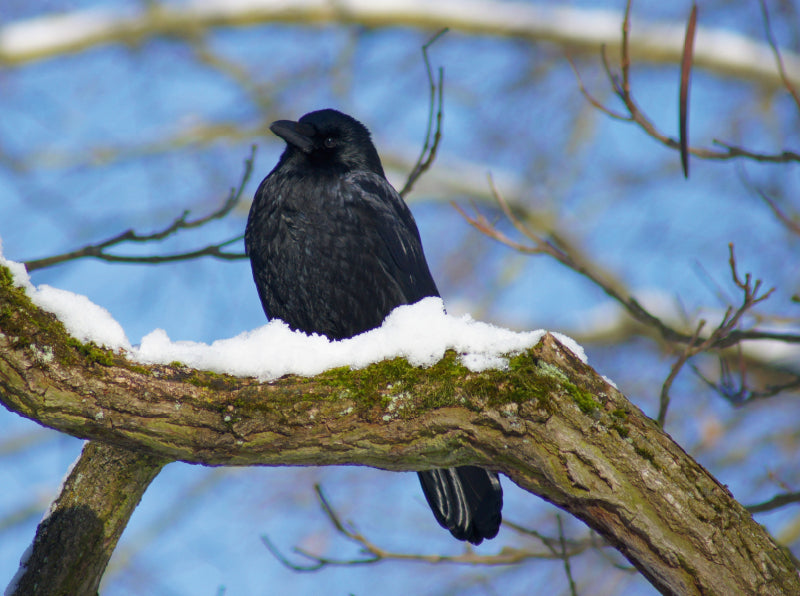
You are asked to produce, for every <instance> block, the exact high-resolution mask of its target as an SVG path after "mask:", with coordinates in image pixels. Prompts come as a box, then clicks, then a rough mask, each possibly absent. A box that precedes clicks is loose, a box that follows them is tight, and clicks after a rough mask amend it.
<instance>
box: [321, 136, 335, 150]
mask: <svg viewBox="0 0 800 596" xmlns="http://www.w3.org/2000/svg"><path fill="white" fill-rule="evenodd" d="M322 144H323V145H325V147H326V148H328V149H333V148H334V147H335V146H336V139H334V138H333V137H325V140H324V141H322Z"/></svg>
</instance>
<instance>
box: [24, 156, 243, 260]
mask: <svg viewBox="0 0 800 596" xmlns="http://www.w3.org/2000/svg"><path fill="white" fill-rule="evenodd" d="M255 152H256V147H255V145H253V147H252V149H251V152H250V157H248V158H247V159H246V160H245V162H244V165H245V167H244V172H243V174H242V178H241V180H240V182H239V186H238V187H236V188H232V189H231V191H230V193H229V195H228V198H227V199H226V200H225V202H223V203H222V205H220V207H218V208H217V209H216V210H214V211H213V212H211V213H209V214H208V215H205V216H203V217H199V218H197V219H192V220H190V219H189V211H184V212H183V213H182V214H181V215H180V216H179V217H177V218H176V219H175V220H173V221H172V223H170V224H169V225H168V226H167V227H165V228H163V229H161V230H159V231H157V232H152V233H150V234H139V233H138V232H136V231H135V230H132V229H131V230H126V231H124V232H122V233H121V234H117V235H116V236H113V237H111V238H109V239H107V240H104V241H103V242H100V243H98V244H89V245H87V246H84V247H83V248H79V249H77V250H73V251H70V252H67V253H63V254H60V255H55V256H52V257H45V258H43V259H34V260H31V261H25V267H26V268H27V269H28V271H36V270H37V269H44V268H45V267H52V266H53V265H58V264H60V263H65V262H67V261H74V260H76V259H82V258H86V257H93V258H96V259H100V260H102V261H108V262H116V263H146V264H159V263H169V262H174V261H187V260H190V259H196V258H198V257H203V256H212V257H216V258H218V259H228V260H233V259H243V258H246V255H244V253H231V252H225V251H223V250H222V249H223V248H225V247H226V246H229V245H230V244H233V243H234V242H237V241H239V240H241V238H242V236H241V235H239V236H236V237H234V238H230V239H228V240H225V241H223V242H219V243H217V244H210V245H208V246H205V247H204V248H200V249H197V250H193V251H190V252H185V253H180V254H173V255H157V256H126V255H115V254H109V253H107V252H106V250H107V249H109V248H112V247H115V246H117V245H120V244H124V243H126V242H136V243H144V242H153V241H156V240H163V239H164V238H168V237H170V236H173V235H175V234H177V233H178V232H180V231H181V230H189V229H193V228H199V227H201V226H204V225H206V224H208V223H210V222H212V221H214V220H218V219H222V218H224V217H226V216H227V215H228V214H229V213H230V212H231V211H233V209H234V207H236V205H238V204H239V201H240V200H241V198H242V193H243V192H244V188H245V186H246V184H247V182H248V180H249V179H250V176H251V175H252V172H253V159H254V158H255Z"/></svg>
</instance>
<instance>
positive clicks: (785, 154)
mask: <svg viewBox="0 0 800 596" xmlns="http://www.w3.org/2000/svg"><path fill="white" fill-rule="evenodd" d="M630 9H631V2H630V0H629V1H628V2H627V4H626V7H625V15H624V18H623V21H622V39H621V47H620V53H621V54H620V72H621V74H620V75H617V74H615V73H614V72H613V71H612V69H611V66H610V64H609V62H608V58H607V56H606V48H605V45H603V46H602V48H601V59H602V63H603V69H604V70H605V72H606V76H607V77H608V81H609V83H610V84H611V87H612V88H613V89H614V93H615V94H616V95H617V97H618V98H619V99H620V101H622V103H623V105H624V106H625V109H626V111H627V112H628V114H627V115H625V114H622V113H619V112H616V111H614V110H612V109H610V108H608V107H606V106H604V105H603V104H602V103H601V102H599V101H598V100H596V99H595V98H594V97H593V96H592V95H591V94H590V93H589V92H588V91H586V89H585V87H584V85H583V82H582V81H581V79H580V75H579V73H578V71H577V69H576V68H575V66H574V65H572V70H573V72H574V73H575V76H576V78H577V80H578V86H579V88H580V89H581V93H582V94H583V96H584V97H585V98H586V99H587V101H589V103H591V104H592V105H593V106H594V107H596V108H598V109H599V110H600V111H602V112H603V113H604V114H607V115H608V116H610V117H612V118H614V119H616V120H621V121H624V122H632V123H634V124H636V125H637V126H638V127H639V128H641V129H642V130H643V131H644V132H645V133H646V134H647V135H648V136H649V137H651V138H653V139H655V140H657V141H658V142H660V143H661V144H662V145H665V146H666V147H669V148H670V149H676V150H678V151H681V154H682V156H685V157H684V159H685V163H687V164H688V155H689V154H692V155H694V156H696V157H699V158H702V159H709V160H732V159H738V158H743V159H749V160H752V161H756V162H761V163H788V162H795V161H797V162H800V153H797V152H795V151H788V150H784V151H781V152H778V153H758V152H755V151H750V150H749V149H745V148H743V147H738V146H736V145H733V144H730V143H727V142H724V141H721V140H718V139H714V140H713V144H714V145H717V146H719V147H722V148H723V149H724V150H718V149H717V150H715V149H707V148H698V147H690V146H689V145H688V143H687V142H685V138H684V137H685V134H686V131H682V132H681V137H680V138H679V139H675V138H673V137H670V136H669V135H666V134H664V133H662V132H661V131H660V130H658V127H656V125H655V124H654V123H653V122H652V121H651V120H650V119H649V118H648V117H647V115H646V114H645V113H644V112H643V111H642V110H641V109H640V108H639V106H638V104H637V103H636V100H635V99H634V97H633V93H632V91H631V82H630V67H631V64H632V61H631V54H630ZM694 19H696V11H695V10H694V9H693V10H692V12H691V13H690V16H689V21H688V23H687V29H686V36H685V38H684V51H683V60H682V69H681V72H682V80H684V79H685V80H686V93H687V101H688V69H689V66H690V63H691V60H690V57H691V56H692V55H693V53H694V43H693V38H694V34H695V29H696V27H695V23H694ZM770 41H771V44H772V43H774V40H773V39H772V38H771V33H770ZM773 53H775V54H776V56H777V59H778V60H779V61H780V54H779V53H778V52H777V49H776V47H775V46H773ZM687 61H688V63H687ZM570 63H571V62H570ZM781 80H782V83H783V85H784V86H785V87H787V88H788V89H789V90H790V92H792V91H793V89H794V88H793V87H792V85H791V81H790V80H789V79H788V77H787V75H786V72H785V70H783V71H782V73H781ZM683 93H684V90H683V86H682V90H681V104H683ZM680 122H681V128H683V126H685V124H684V123H685V118H684V115H683V114H681V116H680ZM687 168H688V166H687ZM685 171H688V169H685Z"/></svg>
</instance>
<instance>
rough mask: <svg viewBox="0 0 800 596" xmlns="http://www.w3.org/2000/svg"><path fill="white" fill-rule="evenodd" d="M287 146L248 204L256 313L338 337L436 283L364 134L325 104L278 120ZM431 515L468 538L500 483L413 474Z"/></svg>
mask: <svg viewBox="0 0 800 596" xmlns="http://www.w3.org/2000/svg"><path fill="white" fill-rule="evenodd" d="M270 128H271V130H272V131H273V132H274V133H275V134H277V135H278V136H280V137H281V138H283V139H284V140H285V141H286V143H287V146H286V150H285V151H284V152H283V154H282V155H281V158H280V160H279V161H278V164H277V165H276V166H275V168H274V169H273V170H272V172H270V173H269V175H268V176H267V177H266V178H265V179H264V180H263V181H262V182H261V185H260V186H259V187H258V190H257V191H256V195H255V197H254V199H253V205H252V207H251V208H250V215H249V217H248V220H247V229H246V231H245V249H246V251H247V254H248V256H249V257H250V263H251V265H252V268H253V278H254V279H255V282H256V288H257V289H258V295H259V298H260V299H261V304H262V305H263V307H264V312H265V313H266V315H267V317H269V318H270V319H273V318H274V319H281V320H283V321H284V322H286V323H287V324H288V325H289V326H290V327H291V328H292V329H296V330H299V331H303V332H305V333H320V334H322V335H325V336H327V337H329V338H330V339H335V340H338V339H345V338H348V337H352V336H354V335H358V334H359V333H362V332H364V331H367V330H369V329H373V328H375V327H379V326H380V325H381V323H382V322H383V320H384V319H385V318H386V316H387V315H388V314H389V313H390V312H391V311H392V310H393V309H394V308H395V307H397V306H400V305H402V304H413V303H415V302H418V301H419V300H421V299H422V298H425V297H428V296H438V295H439V291H438V290H437V288H436V284H435V282H434V281H433V277H431V273H430V270H429V269H428V263H427V261H426V260H425V254H424V252H423V250H422V242H421V240H420V236H419V231H418V230H417V225H416V223H415V221H414V218H413V216H412V215H411V211H409V209H408V206H407V205H406V204H405V201H403V199H402V198H401V197H400V195H399V194H398V193H397V191H396V190H395V189H394V188H392V186H391V184H389V182H388V181H387V180H386V178H385V176H384V172H383V166H382V165H381V161H380V158H379V157H378V153H377V151H376V150H375V147H374V145H373V144H372V141H371V139H370V134H369V131H368V130H367V129H366V128H365V127H364V126H363V125H362V124H361V123H360V122H358V121H357V120H355V119H354V118H351V117H350V116H347V115H346V114H342V113H341V112H337V111H335V110H320V111H317V112H311V113H310V114H306V115H305V116H303V117H302V118H300V120H299V121H298V122H292V121H288V120H279V121H277V122H275V123H274V124H273V125H272V126H271V127H270ZM419 478H420V482H421V484H422V488H423V491H424V493H425V497H426V499H427V500H428V503H429V504H430V506H431V509H433V513H434V515H435V516H436V519H437V521H438V522H439V523H440V524H441V525H442V526H443V527H445V528H447V529H448V530H450V532H451V533H452V534H453V536H455V537H456V538H458V539H459V540H468V541H470V542H472V543H473V544H479V543H480V542H481V541H482V540H483V539H484V538H493V537H494V536H495V535H496V534H497V531H498V529H499V527H500V521H501V514H500V510H501V508H502V504H503V492H502V488H501V487H500V481H499V478H498V476H497V474H495V473H494V472H489V471H487V470H483V469H481V468H477V467H474V466H462V467H458V468H450V469H446V470H431V471H426V472H420V473H419Z"/></svg>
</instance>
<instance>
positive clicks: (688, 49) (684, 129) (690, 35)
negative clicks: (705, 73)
mask: <svg viewBox="0 0 800 596" xmlns="http://www.w3.org/2000/svg"><path fill="white" fill-rule="evenodd" d="M696 26H697V3H696V2H695V3H692V11H691V12H690V13H689V21H688V23H687V24H686V37H685V38H684V41H683V56H682V57H681V87H680V92H679V94H678V104H679V116H678V128H679V133H678V134H679V138H680V145H681V166H682V167H683V176H684V178H688V177H689V152H688V148H689V81H690V80H691V74H692V56H693V55H694V36H695V28H696Z"/></svg>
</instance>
